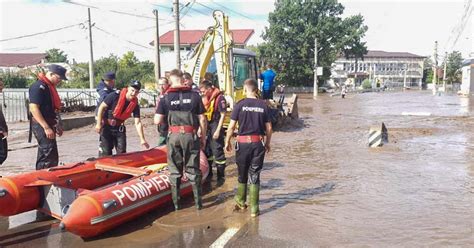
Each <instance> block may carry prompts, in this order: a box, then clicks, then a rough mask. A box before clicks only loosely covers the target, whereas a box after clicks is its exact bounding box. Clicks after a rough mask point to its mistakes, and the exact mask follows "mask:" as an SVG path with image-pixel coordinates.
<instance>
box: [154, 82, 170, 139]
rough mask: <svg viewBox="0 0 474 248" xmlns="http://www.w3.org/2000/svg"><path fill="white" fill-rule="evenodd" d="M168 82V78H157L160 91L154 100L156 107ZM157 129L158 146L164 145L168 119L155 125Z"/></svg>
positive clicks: (167, 87) (166, 137)
mask: <svg viewBox="0 0 474 248" xmlns="http://www.w3.org/2000/svg"><path fill="white" fill-rule="evenodd" d="M169 87H170V83H169V80H168V78H165V77H162V78H160V79H158V90H159V91H160V97H158V100H156V109H158V106H159V105H160V100H161V96H164V95H165V94H166V91H167V90H168V89H169ZM157 129H158V134H159V138H158V146H163V145H166V140H167V139H168V120H166V119H165V120H164V121H163V123H159V124H158V125H157Z"/></svg>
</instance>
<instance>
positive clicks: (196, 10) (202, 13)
mask: <svg viewBox="0 0 474 248" xmlns="http://www.w3.org/2000/svg"><path fill="white" fill-rule="evenodd" d="M194 3H197V4H199V3H198V2H196V1H193V4H194ZM190 10H192V11H194V12H196V13H199V14H201V15H204V16H210V15H212V13H211V14H209V13H206V12H204V11H201V10H198V9H196V8H190Z"/></svg>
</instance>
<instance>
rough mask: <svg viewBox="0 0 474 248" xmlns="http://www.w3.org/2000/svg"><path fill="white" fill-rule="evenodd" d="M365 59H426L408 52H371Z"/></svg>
mask: <svg viewBox="0 0 474 248" xmlns="http://www.w3.org/2000/svg"><path fill="white" fill-rule="evenodd" d="M364 58H425V57H424V56H420V55H416V54H413V53H407V52H386V51H380V50H369V51H368V52H367V54H366V55H364Z"/></svg>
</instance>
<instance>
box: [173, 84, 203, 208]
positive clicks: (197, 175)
mask: <svg viewBox="0 0 474 248" xmlns="http://www.w3.org/2000/svg"><path fill="white" fill-rule="evenodd" d="M179 93H180V102H181V103H182V99H183V98H182V92H179ZM167 98H168V95H166V96H165V102H166V103H168V102H169V100H168V99H167ZM181 103H180V104H181ZM168 123H169V129H168V142H167V147H168V168H169V171H170V183H171V196H172V199H173V204H174V206H175V209H176V210H178V209H179V198H180V197H179V196H180V194H179V186H180V183H181V177H182V176H183V173H185V174H186V177H187V178H188V179H189V182H190V183H191V185H192V188H193V194H194V201H195V203H196V208H197V209H201V208H202V200H201V179H202V174H201V169H200V168H199V155H200V142H199V138H198V137H197V134H196V130H197V128H196V127H195V126H194V123H198V120H197V116H196V115H193V114H192V113H191V112H189V111H179V110H170V111H169V114H168Z"/></svg>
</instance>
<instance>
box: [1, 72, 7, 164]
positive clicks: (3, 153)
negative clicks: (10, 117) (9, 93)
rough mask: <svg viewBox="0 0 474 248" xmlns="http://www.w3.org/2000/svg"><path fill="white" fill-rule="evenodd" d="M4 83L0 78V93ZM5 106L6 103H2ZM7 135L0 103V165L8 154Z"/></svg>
mask: <svg viewBox="0 0 474 248" xmlns="http://www.w3.org/2000/svg"><path fill="white" fill-rule="evenodd" d="M4 86H5V85H4V84H3V80H2V79H1V78H0V93H2V94H3V87H4ZM3 99H4V101H5V96H3ZM4 106H5V107H6V105H4ZM7 137H8V126H7V122H6V121H5V116H4V115H3V108H2V105H0V165H1V164H3V162H5V160H6V159H7V156H8V142H7Z"/></svg>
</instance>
